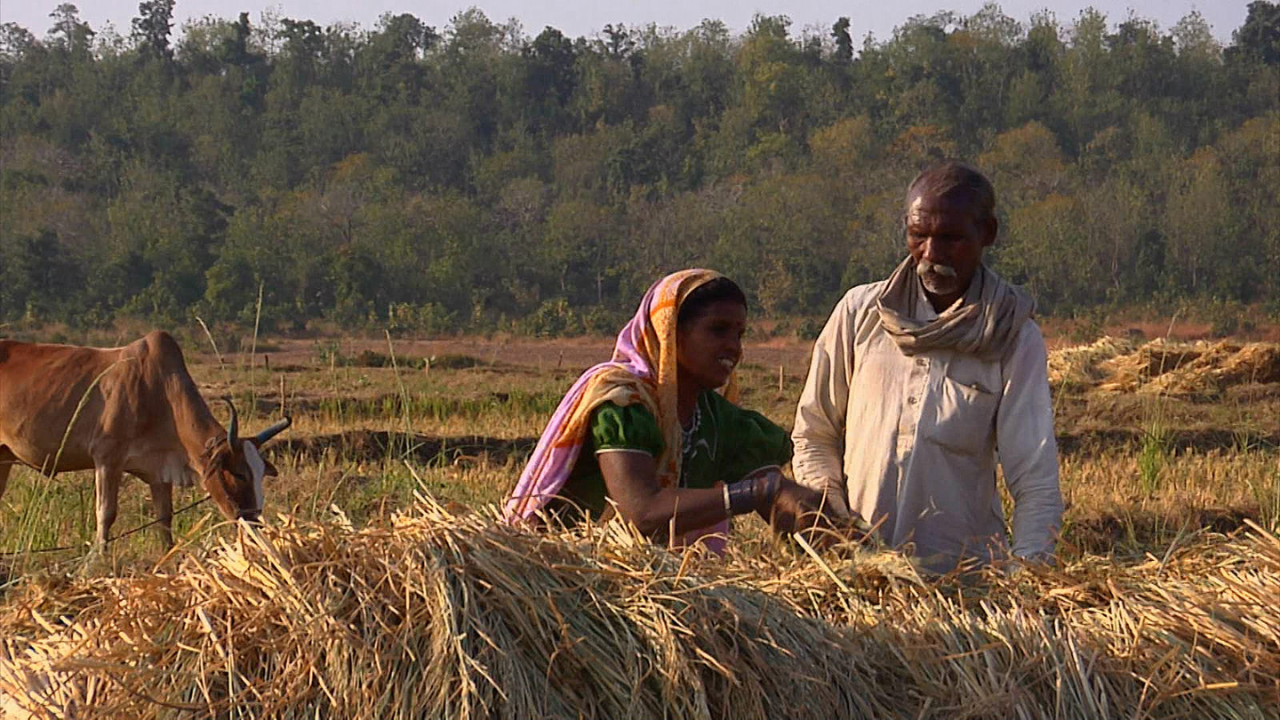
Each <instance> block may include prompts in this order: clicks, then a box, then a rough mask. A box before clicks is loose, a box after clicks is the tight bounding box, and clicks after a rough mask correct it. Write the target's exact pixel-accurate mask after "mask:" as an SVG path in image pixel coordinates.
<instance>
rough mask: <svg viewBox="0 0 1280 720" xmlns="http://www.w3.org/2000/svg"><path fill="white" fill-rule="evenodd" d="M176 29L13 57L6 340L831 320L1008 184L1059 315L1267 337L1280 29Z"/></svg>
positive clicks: (1015, 264) (1255, 16)
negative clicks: (742, 306)
mask: <svg viewBox="0 0 1280 720" xmlns="http://www.w3.org/2000/svg"><path fill="white" fill-rule="evenodd" d="M173 13H174V1H173V0H146V1H145V2H142V3H141V4H140V5H139V7H138V15H137V17H135V18H133V19H132V22H131V23H130V26H129V27H128V28H119V29H117V28H115V27H112V26H110V25H107V26H104V27H99V28H93V27H90V26H89V24H87V23H86V22H84V21H82V20H81V19H80V16H79V12H78V10H77V8H76V7H75V6H74V5H71V4H63V5H61V6H59V7H58V8H57V10H56V11H55V12H54V13H52V15H51V18H50V27H48V28H47V29H39V28H30V29H29V28H23V27H19V26H17V25H14V24H12V23H6V24H5V25H4V26H3V27H2V28H0V335H3V334H4V332H5V328H6V327H8V328H9V330H10V331H11V332H12V330H13V329H15V328H21V327H35V326H39V325H41V324H48V323H62V324H65V325H67V326H71V327H94V326H103V325H107V324H110V323H112V322H114V321H116V320H119V319H121V318H141V319H144V320H146V321H148V322H156V323H181V322H187V321H189V320H191V319H193V318H195V317H199V318H201V319H202V320H203V321H207V322H209V323H210V324H213V323H234V324H254V323H255V322H258V321H259V320H260V322H261V324H262V325H263V326H264V327H268V328H274V329H276V330H280V331H290V330H300V329H303V328H306V327H307V326H308V325H309V324H311V323H314V322H316V321H325V322H329V323H336V324H339V325H341V326H342V327H344V328H352V329H357V328H365V329H379V330H380V329H382V328H386V329H389V330H390V331H392V332H395V333H416V334H437V333H451V332H493V331H509V332H519V333H528V334H547V335H555V334H573V333H578V332H609V331H612V330H613V329H615V328H616V323H617V319H618V317H619V315H620V314H621V313H627V312H629V311H630V309H631V308H632V307H633V306H634V304H635V302H636V301H637V300H638V298H639V297H640V295H641V293H642V292H643V290H644V288H645V287H647V286H648V284H649V283H650V282H652V281H653V280H654V279H655V278H656V277H658V276H659V275H660V274H662V273H664V272H666V271H669V270H672V269H675V268H679V267H684V266H695V265H696V266H707V267H713V268H716V269H718V270H720V271H722V272H724V273H726V274H728V275H729V276H731V277H732V278H734V279H735V280H737V281H738V282H739V283H740V284H741V285H742V286H743V288H744V289H745V290H746V291H747V293H748V296H749V297H750V299H751V303H752V305H753V309H754V311H755V312H757V313H758V314H760V315H764V316H766V317H779V318H790V317H798V316H822V315H825V314H826V313H827V312H828V311H829V309H830V308H831V306H832V305H833V303H834V302H835V301H836V300H837V299H838V298H839V297H840V296H841V294H843V292H844V291H845V290H846V289H847V288H848V287H850V286H852V285H855V284H858V283H863V282H869V281H873V280H876V279H880V278H882V277H883V276H885V275H886V274H887V273H888V271H889V270H891V269H892V267H893V266H894V265H895V264H896V262H897V261H898V260H899V259H900V258H901V257H902V256H903V253H904V243H903V237H902V229H901V215H902V202H903V194H904V189H905V187H906V185H907V183H908V182H909V180H910V179H911V177H912V176H913V175H914V174H915V173H916V172H918V171H919V170H920V169H921V168H922V167H924V166H926V165H928V164H929V163H932V162H935V161H937V160H939V159H942V158H953V157H954V158H961V159H964V160H966V161H969V162H971V163H973V164H975V165H976V166H978V167H979V168H981V169H982V170H983V171H985V172H986V173H987V174H988V175H989V176H990V177H991V179H992V180H993V182H994V183H995V187H996V190H997V202H998V212H999V216H1000V220H1001V238H1000V242H999V244H998V246H997V247H996V248H995V249H994V251H993V252H991V253H990V254H989V256H988V262H989V263H990V264H991V265H992V266H993V267H994V268H995V269H996V270H997V271H999V272H1000V273H1002V274H1003V275H1005V276H1006V277H1008V278H1010V279H1011V280H1013V281H1015V282H1017V283H1020V284H1023V285H1024V286H1025V287H1027V288H1028V289H1029V290H1030V291H1031V292H1032V293H1033V294H1034V295H1035V297H1036V298H1037V300H1038V302H1039V308H1040V309H1039V312H1040V313H1041V314H1042V315H1049V316H1064V317H1071V316H1076V315H1079V314H1081V313H1087V312H1091V311H1094V310H1096V309H1098V308H1123V307H1147V308H1156V309H1163V310H1164V311H1165V312H1174V311H1175V310H1176V309H1177V308H1180V307H1201V308H1203V307H1223V306H1225V307H1239V306H1242V305H1246V304H1247V305H1252V306H1255V307H1262V308H1265V312H1267V313H1270V314H1271V315H1272V316H1277V315H1280V4H1278V3H1272V2H1267V1H1266V0H1255V1H1254V2H1251V3H1250V4H1249V5H1248V14H1247V17H1246V20H1245V22H1244V23H1243V24H1242V25H1241V26H1240V27H1239V28H1236V29H1234V30H1233V31H1232V33H1231V41H1230V43H1229V44H1226V45H1224V44H1223V43H1222V42H1220V41H1218V40H1217V39H1216V38H1215V36H1214V34H1213V33H1212V32H1211V28H1210V27H1209V26H1208V24H1207V23H1206V22H1205V20H1204V19H1203V18H1202V17H1201V16H1200V15H1199V14H1196V13H1192V14H1190V15H1188V16H1186V17H1185V18H1183V19H1182V20H1181V21H1180V22H1178V23H1177V24H1175V25H1174V26H1173V27H1172V28H1161V27H1158V26H1157V25H1156V24H1155V23H1153V22H1151V21H1148V20H1144V19H1142V18H1140V17H1134V16H1130V17H1127V18H1120V19H1117V18H1109V17H1107V16H1105V15H1104V14H1102V13H1100V12H1098V11H1094V10H1086V11H1084V12H1082V13H1080V14H1079V15H1078V16H1077V17H1073V18H1059V17H1055V16H1053V15H1051V14H1048V13H1042V14H1037V15H1034V16H1032V17H1030V18H1026V19H1016V18H1012V17H1009V16H1008V15H1006V14H1005V13H1004V12H1003V11H1002V10H1001V8H1000V7H999V6H998V5H995V4H988V5H986V6H985V7H983V8H982V9H981V10H980V11H978V12H977V13H975V14H973V15H971V16H962V15H959V14H956V13H941V14H937V15H933V16H927V17H926V16H918V17H912V18H909V19H906V18H904V21H903V22H902V24H901V25H900V26H898V27H897V29H896V30H895V31H894V32H893V34H892V37H889V38H885V39H877V38H874V37H872V36H870V35H865V36H863V35H862V34H861V33H860V31H859V28H858V25H857V20H856V18H852V19H851V18H843V17H842V18H838V19H836V20H835V22H833V23H832V25H831V26H830V27H829V28H826V29H823V30H822V31H816V30H812V29H810V30H806V31H798V30H797V29H796V28H794V27H792V24H791V22H790V21H789V19H788V18H787V17H785V16H765V15H758V16H756V17H755V19H754V20H753V22H752V23H751V24H750V26H749V27H748V28H747V29H746V30H745V32H743V33H741V34H734V33H731V32H730V31H729V30H728V29H727V27H726V26H725V25H724V24H723V23H721V22H718V21H716V20H705V21H703V22H702V23H701V24H700V25H698V26H697V27H694V28H690V29H676V28H664V27H658V26H645V27H627V26H622V25H617V26H615V25H606V26H605V27H604V28H602V29H600V30H599V32H598V33H596V34H595V35H593V36H592V37H578V38H572V37H567V36H565V35H564V34H563V33H561V32H560V31H558V30H556V29H555V28H551V27H547V28H545V29H542V30H540V31H538V32H537V33H536V34H533V32H532V31H531V30H526V29H525V28H523V27H522V26H521V25H520V24H519V22H518V21H517V20H510V21H495V20H494V19H491V18H489V17H487V16H486V15H485V14H484V12H483V11H482V10H481V9H476V8H472V9H469V10H466V11H463V12H460V13H458V14H457V15H455V16H454V17H453V18H452V19H451V20H450V22H449V23H448V25H447V26H444V27H432V26H429V25H426V24H424V23H423V22H422V21H421V20H419V19H418V18H416V17H414V16H413V15H409V14H400V15H385V16H383V17H382V19H381V20H380V21H379V22H378V23H377V24H376V27H373V28H372V29H368V28H362V27H359V26H354V25H345V24H337V25H331V26H328V27H322V26H320V25H318V24H316V23H315V22H312V21H310V20H307V19H303V18H291V17H284V16H282V15H280V14H272V13H264V14H263V16H261V17H260V18H258V19H256V20H252V19H251V18H250V16H249V14H248V13H242V14H240V16H239V17H238V18H218V17H207V18H204V19H202V20H199V21H195V22H190V23H186V24H184V25H182V26H181V27H177V28H175V22H174V14H173ZM41 33H42V34H41Z"/></svg>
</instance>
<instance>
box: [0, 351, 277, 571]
mask: <svg viewBox="0 0 1280 720" xmlns="http://www.w3.org/2000/svg"><path fill="white" fill-rule="evenodd" d="M227 404H228V405H230V402H229V401H228V403H227ZM73 421H74V424H73ZM289 423H290V420H289V419H288V418H285V419H284V420H282V421H281V422H278V423H276V424H275V425H273V426H271V427H270V428H267V429H266V430H264V431H262V433H260V434H259V435H257V436H256V437H251V438H247V439H241V438H240V436H239V434H238V431H237V425H238V423H237V420H236V412H235V407H231V428H230V431H229V432H228V431H225V430H223V428H222V425H221V424H219V423H218V421H217V420H216V419H215V418H214V417H213V413H212V412H210V411H209V406H208V405H206V404H205V401H204V399H203V398H202V397H201V396H200V391H199V390H198V389H197V388H196V384H195V382H194V381H192V379H191V375H190V374H189V373H188V372H187V366H186V363H185V362H184V361H183V358H182V349H181V348H179V347H178V343H177V342H176V341H175V340H174V339H173V337H171V336H170V335H169V334H168V333H166V332H161V331H156V332H152V333H151V334H149V335H147V336H146V337H144V338H142V339H141V340H138V341H137V342H134V343H130V344H129V345H126V346H124V347H119V348H106V349H99V348H86V347H75V346H71V345H38V344H32V343H21V342H14V341H11V340H0V497H2V496H3V495H4V490H5V484H6V482H7V481H8V476H9V469H10V467H11V466H12V465H14V464H15V463H22V464H24V465H28V466H30V467H33V468H35V469H37V470H39V471H41V472H43V473H44V474H46V475H49V476H50V477H52V476H53V475H54V474H56V473H60V472H66V471H73V470H93V471H94V472H95V473H96V477H95V479H96V483H95V490H96V492H95V497H96V501H97V503H96V504H97V516H98V528H97V534H96V535H95V538H94V548H95V550H99V551H100V550H101V549H102V547H103V546H104V545H105V544H106V541H107V533H108V532H109V531H110V529H111V524H112V523H113V522H114V521H115V519H116V502H117V495H118V493H119V490H120V479H121V477H122V476H123V475H124V473H129V474H131V475H134V476H136V477H138V478H139V479H141V480H142V481H143V482H145V483H146V484H147V485H148V486H149V487H150V488H151V502H152V506H153V508H154V509H155V514H156V519H157V520H159V521H160V522H159V525H160V528H161V536H162V538H163V540H164V541H165V542H166V543H167V544H168V545H172V544H173V532H172V529H171V522H172V519H173V486H174V485H175V484H178V485H182V486H189V485H192V484H194V482H195V479H196V478H197V477H199V478H200V481H201V484H202V485H203V487H204V489H205V491H206V492H208V493H209V496H210V497H211V498H212V499H213V502H214V504H216V505H217V506H218V509H219V510H221V511H222V514H223V515H225V516H226V517H227V518H228V519H231V520H234V519H236V518H244V519H246V520H251V521H254V520H257V518H258V516H259V515H260V514H261V512H262V478H263V476H264V475H275V474H276V470H275V468H274V467H272V466H271V464H270V463H268V462H267V461H266V460H264V459H263V458H262V456H261V455H260V454H259V452H258V448H259V447H261V446H262V444H263V443H265V442H267V441H268V440H270V439H271V438H272V437H273V436H274V435H276V434H277V433H279V432H280V431H282V430H284V429H285V428H286V427H288V426H289ZM68 427H69V428H70V429H69V430H68Z"/></svg>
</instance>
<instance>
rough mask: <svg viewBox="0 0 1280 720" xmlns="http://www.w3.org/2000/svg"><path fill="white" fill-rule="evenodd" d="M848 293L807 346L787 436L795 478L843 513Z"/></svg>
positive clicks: (850, 357) (849, 349) (850, 353)
mask: <svg viewBox="0 0 1280 720" xmlns="http://www.w3.org/2000/svg"><path fill="white" fill-rule="evenodd" d="M851 312H852V311H851V309H850V301H849V296H847V295H846V296H845V298H844V300H841V301H840V303H839V304H838V305H836V308H835V310H834V311H833V312H832V313H831V317H830V318H829V319H828V320H827V324H826V326H825V327H824V328H823V329H822V333H821V334H820V335H819V336H818V340H817V342H815V343H814V346H813V358H812V360H811V361H810V365H809V377H808V379H807V380H806V381H805V385H804V392H803V393H802V394H801V396H800V403H799V405H798V406H797V408H796V422H795V428H794V430H793V431H792V433H791V439H792V441H793V442H794V443H795V455H794V457H793V458H792V460H791V467H792V470H793V471H794V472H795V476H796V482H798V483H800V484H801V485H804V486H806V487H809V488H812V489H814V490H818V491H820V492H824V493H826V495H827V501H828V502H829V503H830V505H831V509H832V510H833V511H835V512H836V513H839V514H843V515H848V514H849V502H848V497H847V492H848V491H847V489H846V487H845V478H844V449H845V448H844V431H845V412H846V410H847V409H848V405H849V378H850V374H851V371H852V368H853V344H852V338H851V332H852V330H851V328H852V326H853V318H852V317H851Z"/></svg>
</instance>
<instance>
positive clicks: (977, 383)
mask: <svg viewBox="0 0 1280 720" xmlns="http://www.w3.org/2000/svg"><path fill="white" fill-rule="evenodd" d="M883 287H884V282H878V283H872V284H870V285H861V286H859V287H855V288H853V289H852V290H850V291H849V292H848V293H847V294H846V295H845V297H844V299H843V300H841V301H840V303H839V304H838V305H837V306H836V309H835V311H834V312H832V314H831V318H830V320H828V321H827V325H826V327H825V328H824V329H823V331H822V334H821V335H820V336H819V337H818V341H817V343H815V345H814V348H813V360H812V364H811V366H810V369H809V379H808V381H807V382H806V383H805V388H804V393H803V395H802V396H801V398H800V405H799V407H798V408H797V410H796V423H795V430H794V432H793V433H792V439H793V440H794V441H795V457H794V459H793V460H792V467H793V469H794V471H795V475H796V480H797V481H799V482H800V483H801V484H803V485H806V486H808V487H811V488H814V489H817V490H823V491H826V492H827V494H828V498H829V502H831V504H832V507H833V509H834V510H836V511H838V512H849V510H850V509H852V510H853V511H854V512H856V513H858V514H859V515H860V516H861V517H862V518H864V519H866V520H868V521H870V522H871V523H873V524H874V523H876V522H879V523H881V524H880V525H879V532H880V534H881V536H882V537H883V538H884V539H885V540H886V541H887V542H889V543H891V544H893V545H894V546H899V545H902V544H904V543H907V542H914V543H915V546H916V554H917V555H919V556H921V557H922V558H925V559H926V565H927V566H930V567H932V568H935V569H940V570H946V569H949V568H950V567H952V566H954V564H955V563H956V561H957V560H958V559H959V558H961V557H976V558H978V559H981V560H984V561H985V560H990V559H994V558H999V557H1002V556H1006V555H1007V550H1006V548H1007V541H1006V539H1005V526H1004V512H1003V509H1002V508H1001V502H1000V494H999V492H997V488H996V472H995V468H996V459H997V452H998V453H999V459H1000V462H1001V466H1002V467H1003V469H1004V475H1005V483H1006V486H1007V487H1008V489H1009V493H1010V495H1012V497H1013V501H1014V511H1013V523H1012V525H1013V554H1014V555H1016V556H1018V557H1026V558H1039V557H1044V556H1047V555H1049V554H1051V553H1052V552H1053V547H1054V540H1055V537H1056V534H1057V532H1058V528H1059V527H1060V526H1061V521H1062V495H1061V492H1060V490H1059V487H1058V453H1057V444H1056V442H1055V441H1054V434H1053V406H1052V404H1051V401H1050V398H1049V380H1048V373H1047V358H1046V355H1045V346H1044V338H1043V337H1042V336H1041V334H1040V328H1039V327H1037V326H1036V324H1035V323H1034V322H1033V321H1031V320H1027V321H1026V325H1025V327H1023V328H1022V331H1021V332H1020V333H1019V335H1018V339H1017V340H1016V341H1015V342H1014V343H1013V344H1012V345H1011V346H1010V347H1009V348H1008V349H1007V350H1006V351H1005V353H1004V356H1003V357H1002V358H1000V359H997V360H984V359H982V358H980V357H978V356H976V355H970V354H963V353H958V352H955V351H951V350H935V351H930V352H926V353H924V354H921V355H917V356H915V357H908V356H906V355H904V354H903V353H902V352H901V351H900V350H899V349H898V346H897V345H896V344H895V343H894V341H893V339H892V338H891V337H890V336H889V335H888V333H887V332H885V330H884V328H883V327H881V324H880V314H879V312H877V310H876V298H877V296H878V295H879V294H880V291H881V289H882V288H883ZM919 292H920V300H919V301H918V302H917V303H916V307H917V309H916V312H915V317H916V319H919V320H931V319H933V318H935V317H936V316H937V315H936V313H934V311H933V308H932V306H931V305H930V304H929V302H928V301H927V299H925V298H924V291H923V289H922V288H921V289H919Z"/></svg>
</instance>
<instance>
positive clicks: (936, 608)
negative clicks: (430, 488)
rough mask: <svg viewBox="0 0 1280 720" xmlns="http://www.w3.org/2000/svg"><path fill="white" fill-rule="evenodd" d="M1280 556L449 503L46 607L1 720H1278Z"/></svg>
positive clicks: (110, 585) (17, 635)
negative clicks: (1084, 554) (665, 523)
mask: <svg viewBox="0 0 1280 720" xmlns="http://www.w3.org/2000/svg"><path fill="white" fill-rule="evenodd" d="M1278 597H1280V538H1277V536H1276V535H1275V534H1273V533H1270V532H1267V531H1264V530H1262V529H1261V528H1257V527H1253V528H1251V529H1249V530H1248V531H1247V532H1246V533H1245V534H1243V535H1241V536H1240V537H1236V538H1222V537H1220V536H1219V537H1218V538H1217V539H1216V540H1210V539H1208V538H1207V537H1202V538H1200V539H1199V540H1197V541H1195V542H1184V543H1182V544H1181V545H1180V546H1179V547H1178V548H1176V549H1173V550H1171V551H1170V553H1169V554H1168V557H1164V558H1151V560H1150V562H1148V563H1146V564H1142V565H1139V566H1130V567H1117V566H1114V565H1112V564H1110V563H1109V561H1107V560H1106V559H1102V558H1086V559H1085V560H1083V561H1081V562H1079V563H1075V564H1073V565H1071V566H1069V567H1066V568H1063V569H1060V570H1050V569H1035V568H1032V569H1023V570H1020V571H1018V572H1011V573H1004V572H995V571H990V572H989V573H988V574H987V575H985V576H979V577H969V578H963V579H961V578H945V579H942V580H925V579H922V578H920V577H919V576H917V575H916V574H915V572H914V571H913V570H912V567H911V565H910V564H909V563H907V562H906V561H905V560H903V559H902V558H901V557H900V556H897V555H894V554H886V553H867V552H865V551H861V550H855V549H852V548H844V549H840V548H837V549H836V550H835V551H828V552H826V553H824V554H822V555H821V556H820V557H818V558H815V557H814V556H811V555H809V554H808V553H802V552H799V551H798V550H795V549H793V548H790V547H784V546H780V545H770V544H767V543H762V544H758V545H748V546H747V547H744V548H742V549H740V550H739V551H738V552H736V553H735V554H732V555H731V556H730V557H729V558H727V559H726V560H725V561H720V560H716V559H714V558H705V557H700V556H697V555H695V554H693V553H689V554H685V555H680V554H674V553H669V552H666V551H664V550H662V549H659V548H656V547H654V546H652V545H651V544H649V543H647V542H645V541H643V540H640V539H638V538H636V537H635V536H633V535H631V534H628V533H627V532H626V531H625V530H623V529H621V528H618V527H607V528H604V529H602V528H598V527H597V528H582V529H579V530H574V531H568V530H566V531H559V532H553V533H547V534H535V533H532V532H527V531H522V530H516V529H512V528H510V527H506V526H504V525H502V524H501V523H499V522H497V521H496V520H495V519H494V518H493V517H492V516H491V515H488V514H485V513H473V514H466V515H455V514H453V513H451V512H449V511H448V510H446V509H445V508H443V507H441V506H439V505H437V504H435V503H433V502H431V501H430V500H426V501H424V502H423V503H422V504H421V505H420V506H419V507H417V508H415V509H414V510H413V511H412V512H411V513H409V514H407V515H404V516H401V517H399V518H397V519H396V520H395V522H394V523H393V524H392V526H391V527H387V528H366V529H358V530H353V529H349V528H348V529H344V528H341V527H335V526H322V525H290V524H288V523H287V522H285V523H284V524H283V525H282V526H279V527H275V528H271V529H268V530H265V531H262V532H261V533H258V532H254V531H249V530H245V529H241V532H240V535H239V538H238V539H237V540H235V541H234V542H232V541H226V542H224V543H223V544H221V545H219V546H218V547H216V548H213V549H211V550H210V551H208V552H206V553H200V554H192V555H189V556H188V557H186V558H185V559H184V560H183V562H182V564H181V567H180V568H179V569H178V570H176V571H173V572H171V573H161V574H157V575H154V576H146V577H136V578H127V579H97V580H84V581H76V582H70V583H65V584H62V585H58V584H48V583H46V584H31V585H29V586H28V587H26V588H25V589H23V590H22V591H21V594H20V595H19V596H18V597H17V598H14V599H12V600H11V601H10V602H9V603H7V605H6V606H5V607H6V610H5V611H4V612H5V615H4V616H3V617H0V628H3V635H0V638H3V639H0V706H2V707H4V708H5V709H6V710H7V711H8V712H9V713H10V715H11V716H12V717H26V716H27V715H26V713H28V712H29V713H31V714H32V716H34V717H41V718H44V717H54V718H67V717H75V718H99V717H102V718H106V717H110V718H122V717H129V718H176V717H199V718H240V717H244V718H316V717H322V718H352V719H360V720H363V719H365V718H370V719H372V718H387V719H406V720H407V719H408V718H414V719H417V718H534V717H537V718H544V717H546V718H582V717H586V718H1001V719H1004V718H1028V719H1031V718H1062V719H1070V718H1258V719H1262V718H1275V717H1277V708H1278V707H1280V680H1278V679H1277V678H1278V677H1280V612H1278V611H1277V609H1276V598H1278Z"/></svg>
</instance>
